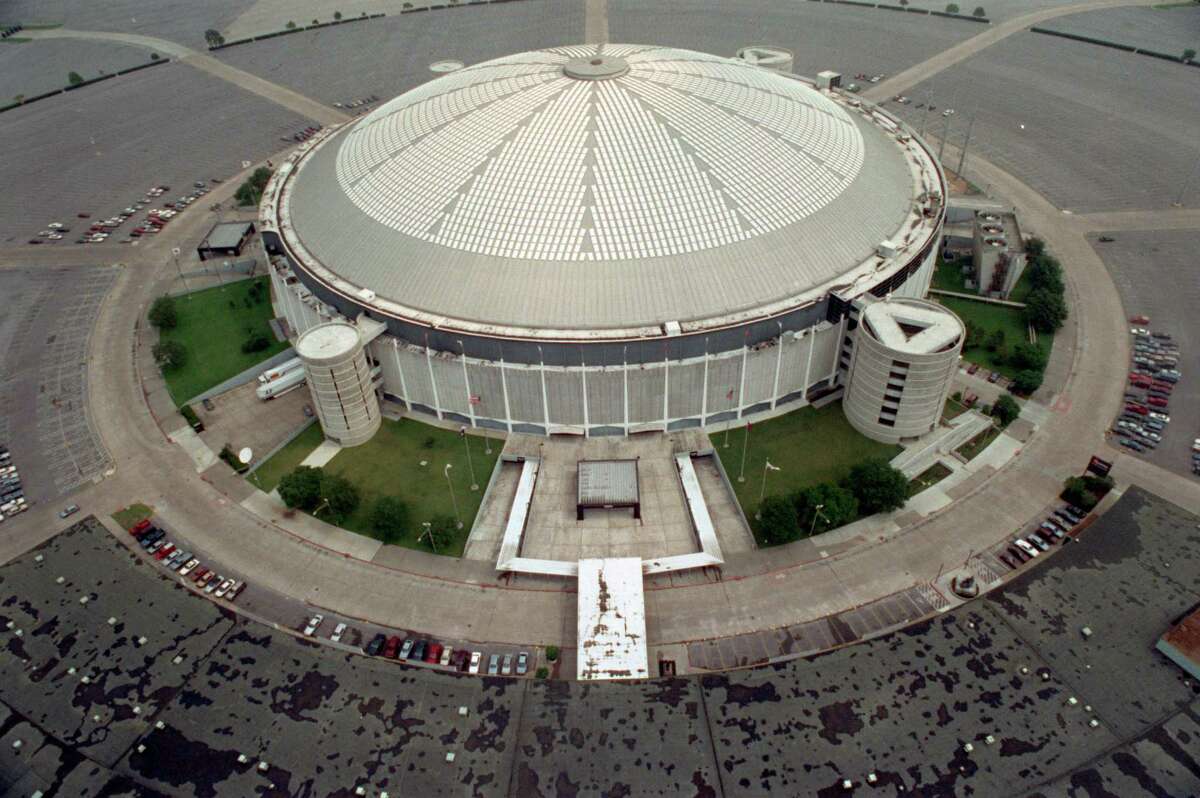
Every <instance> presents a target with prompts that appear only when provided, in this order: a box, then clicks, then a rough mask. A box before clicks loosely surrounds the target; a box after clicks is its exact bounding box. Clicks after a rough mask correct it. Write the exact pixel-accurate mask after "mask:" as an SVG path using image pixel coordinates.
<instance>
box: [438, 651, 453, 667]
mask: <svg viewBox="0 0 1200 798" xmlns="http://www.w3.org/2000/svg"><path fill="white" fill-rule="evenodd" d="M453 654H454V649H452V648H450V646H446V647H445V648H443V649H442V658H441V659H440V660H439V661H438V664H439V665H441V666H442V667H443V668H448V667H450V657H451V656H452V655H453Z"/></svg>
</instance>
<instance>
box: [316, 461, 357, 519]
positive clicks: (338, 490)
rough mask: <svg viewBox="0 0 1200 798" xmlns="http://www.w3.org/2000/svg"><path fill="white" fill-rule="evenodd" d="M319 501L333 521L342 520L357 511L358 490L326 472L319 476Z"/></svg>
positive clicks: (336, 475) (337, 476) (342, 478)
mask: <svg viewBox="0 0 1200 798" xmlns="http://www.w3.org/2000/svg"><path fill="white" fill-rule="evenodd" d="M321 501H322V503H324V504H325V505H326V506H327V507H329V513H330V515H332V516H333V517H334V519H335V520H338V521H340V520H342V519H343V518H345V517H346V516H348V515H350V514H351V513H353V512H354V511H355V510H357V509H358V502H359V495H358V488H356V487H354V483H352V482H351V481H350V480H348V479H346V478H345V477H343V476H339V475H338V474H331V473H329V472H328V471H326V472H324V473H322V474H321Z"/></svg>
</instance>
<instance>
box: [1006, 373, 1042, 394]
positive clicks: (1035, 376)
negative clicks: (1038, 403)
mask: <svg viewBox="0 0 1200 798" xmlns="http://www.w3.org/2000/svg"><path fill="white" fill-rule="evenodd" d="M1041 387H1042V372H1041V371H1040V370H1037V369H1023V370H1021V371H1018V372H1017V374H1016V376H1015V377H1013V381H1012V389H1013V390H1014V391H1016V392H1017V393H1019V394H1021V395H1022V396H1029V395H1030V394H1031V393H1033V392H1034V391H1036V390H1037V389H1038V388H1041Z"/></svg>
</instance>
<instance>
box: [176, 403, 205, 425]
mask: <svg viewBox="0 0 1200 798" xmlns="http://www.w3.org/2000/svg"><path fill="white" fill-rule="evenodd" d="M179 415H181V416H183V419H184V421H186V422H187V423H188V424H189V425H190V426H191V428H192V429H197V428H198V427H200V416H198V415H196V411H195V410H193V409H192V406H191V405H184V406H183V407H181V408H179Z"/></svg>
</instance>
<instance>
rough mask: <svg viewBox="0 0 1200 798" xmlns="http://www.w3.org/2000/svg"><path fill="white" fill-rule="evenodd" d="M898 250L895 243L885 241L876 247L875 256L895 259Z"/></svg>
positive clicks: (889, 240)
mask: <svg viewBox="0 0 1200 798" xmlns="http://www.w3.org/2000/svg"><path fill="white" fill-rule="evenodd" d="M898 249H899V247H897V246H896V242H895V241H892V240H891V239H884V240H883V241H880V242H879V243H878V244H876V245H875V254H876V255H878V256H879V257H881V258H894V257H896V250H898Z"/></svg>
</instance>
